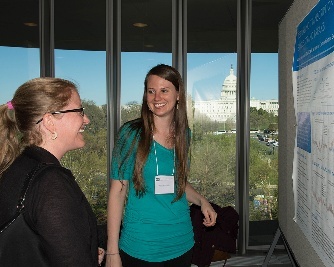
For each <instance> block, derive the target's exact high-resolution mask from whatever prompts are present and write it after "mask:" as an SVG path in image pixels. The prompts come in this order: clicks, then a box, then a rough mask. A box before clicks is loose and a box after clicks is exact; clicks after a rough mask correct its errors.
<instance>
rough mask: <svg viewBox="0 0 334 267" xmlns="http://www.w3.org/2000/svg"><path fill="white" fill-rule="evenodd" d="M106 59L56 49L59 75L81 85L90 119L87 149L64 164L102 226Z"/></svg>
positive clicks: (71, 155)
mask: <svg viewBox="0 0 334 267" xmlns="http://www.w3.org/2000/svg"><path fill="white" fill-rule="evenodd" d="M105 58H106V53H105V52H104V51H103V52H101V51H99V52H98V51H78V50H55V66H56V67H55V76H56V77H59V78H63V79H67V80H71V81H73V82H74V83H75V84H77V85H78V87H79V93H80V96H81V99H82V102H83V106H84V107H85V113H86V114H87V116H88V117H89V119H90V124H89V125H88V127H86V130H85V132H84V134H85V140H86V146H85V147H84V148H82V149H80V150H75V151H71V152H69V153H67V154H66V155H65V156H64V157H63V158H62V164H63V165H64V166H66V167H67V168H69V169H70V170H71V171H72V172H73V174H74V176H75V177H76V181H77V182H78V184H79V186H80V187H81V189H82V190H83V192H84V193H85V195H86V198H87V199H88V201H89V202H90V204H91V206H92V208H93V211H94V212H95V214H96V217H97V219H98V222H99V223H101V224H102V223H105V222H106V219H107V218H106V209H107V120H106V116H107V110H106V66H105Z"/></svg>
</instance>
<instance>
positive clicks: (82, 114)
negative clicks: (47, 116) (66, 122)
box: [36, 108, 85, 124]
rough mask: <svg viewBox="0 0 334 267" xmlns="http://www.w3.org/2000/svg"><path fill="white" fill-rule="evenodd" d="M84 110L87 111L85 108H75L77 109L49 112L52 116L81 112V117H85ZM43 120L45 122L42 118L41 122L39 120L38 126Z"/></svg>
mask: <svg viewBox="0 0 334 267" xmlns="http://www.w3.org/2000/svg"><path fill="white" fill-rule="evenodd" d="M84 110H85V108H75V109H67V110H60V111H53V112H49V113H51V114H52V115H55V114H62V113H69V112H79V113H80V115H81V116H82V117H83V116H85V111H84ZM42 120H43V118H41V119H40V120H38V121H37V122H36V124H39V123H40V122H41V121H42Z"/></svg>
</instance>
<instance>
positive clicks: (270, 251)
mask: <svg viewBox="0 0 334 267" xmlns="http://www.w3.org/2000/svg"><path fill="white" fill-rule="evenodd" d="M280 237H282V240H283V243H284V247H285V249H286V251H287V253H288V256H289V259H290V262H291V265H292V266H293V267H299V265H298V263H297V261H296V259H295V258H294V256H293V253H292V250H291V248H290V246H289V244H288V242H287V240H286V239H285V236H284V234H283V232H282V230H281V228H280V227H278V228H277V231H276V234H275V237H274V240H273V242H272V243H271V246H270V248H269V251H268V253H267V255H266V257H265V259H264V262H263V264H262V267H267V266H268V263H269V261H270V258H271V256H272V254H273V252H274V249H275V247H276V244H277V242H278V239H279V238H280Z"/></svg>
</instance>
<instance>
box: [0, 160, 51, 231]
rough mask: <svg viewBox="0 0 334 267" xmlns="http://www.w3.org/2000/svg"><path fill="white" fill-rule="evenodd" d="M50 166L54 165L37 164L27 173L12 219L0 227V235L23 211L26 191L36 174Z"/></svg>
mask: <svg viewBox="0 0 334 267" xmlns="http://www.w3.org/2000/svg"><path fill="white" fill-rule="evenodd" d="M51 165H54V164H52V163H39V164H37V166H36V167H34V168H33V169H32V171H31V172H29V173H28V174H27V175H26V178H25V179H24V182H23V186H22V189H21V194H20V198H19V201H18V204H17V207H16V212H15V215H14V216H13V217H12V218H10V219H9V220H8V221H7V222H5V223H4V224H2V225H0V233H2V232H3V231H5V230H6V229H7V228H8V227H9V226H10V225H11V224H12V223H13V222H14V221H15V220H16V219H17V218H18V217H19V215H20V214H21V213H22V211H23V209H24V201H25V199H26V195H27V192H28V189H29V187H30V185H31V184H32V181H33V179H34V178H35V177H36V176H37V174H39V173H41V171H42V170H44V169H46V168H47V167H49V166H51Z"/></svg>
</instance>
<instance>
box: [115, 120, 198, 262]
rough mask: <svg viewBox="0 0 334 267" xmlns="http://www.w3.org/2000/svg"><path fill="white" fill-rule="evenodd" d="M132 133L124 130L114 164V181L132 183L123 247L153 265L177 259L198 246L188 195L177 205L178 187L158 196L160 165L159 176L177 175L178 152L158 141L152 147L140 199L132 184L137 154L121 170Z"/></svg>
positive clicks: (125, 214)
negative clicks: (156, 184) (157, 177)
mask: <svg viewBox="0 0 334 267" xmlns="http://www.w3.org/2000/svg"><path fill="white" fill-rule="evenodd" d="M129 130H130V129H129V128H128V127H127V126H125V127H123V128H122V129H121V132H120V134H119V139H118V141H117V142H116V144H115V148H114V151H113V157H112V165H111V167H112V168H111V169H112V170H111V178H112V179H115V180H128V181H129V192H128V199H127V202H126V207H125V213H124V217H123V221H122V225H123V227H122V230H121V236H120V242H119V247H120V249H122V250H123V251H124V252H126V253H127V254H129V255H130V256H132V257H135V258H138V259H142V260H145V261H149V262H162V261H166V260H170V259H173V258H176V257H178V256H180V255H182V254H184V253H185V252H187V251H188V250H190V249H191V248H192V247H193V245H194V233H193V228H192V223H191V219H190V210H189V205H188V202H187V200H186V196H185V194H183V196H182V198H181V199H180V200H178V201H175V202H173V200H174V198H175V196H176V188H175V193H169V194H155V193H154V180H155V176H156V175H157V164H158V174H159V175H172V174H173V169H174V161H175V159H174V149H167V148H165V147H163V146H162V145H160V144H159V143H157V142H155V141H154V142H155V145H154V144H152V146H151V148H150V153H149V155H148V159H147V161H146V164H145V166H144V175H143V176H144V180H145V186H146V193H145V194H144V195H143V196H140V197H139V196H136V191H135V189H134V186H133V181H132V175H133V169H134V161H135V152H134V153H132V154H131V155H130V157H128V160H127V161H126V163H125V164H123V167H120V165H121V162H123V161H124V157H125V155H127V153H128V150H129V148H130V147H131V142H132V141H133V140H134V138H135V136H136V134H135V133H131V134H130V136H129V135H127V134H128V131H129ZM116 151H117V152H116ZM134 151H135V150H134ZM122 168H123V169H122ZM121 170H122V171H121Z"/></svg>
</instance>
